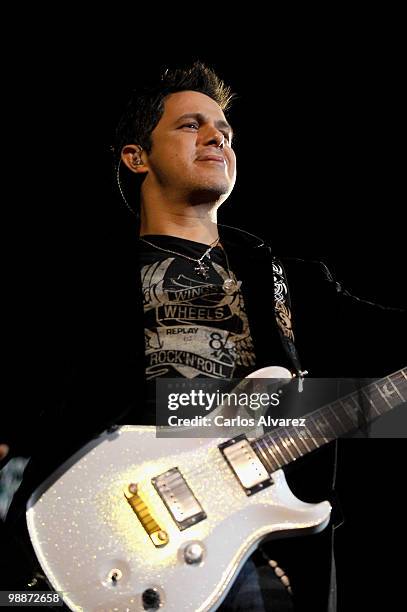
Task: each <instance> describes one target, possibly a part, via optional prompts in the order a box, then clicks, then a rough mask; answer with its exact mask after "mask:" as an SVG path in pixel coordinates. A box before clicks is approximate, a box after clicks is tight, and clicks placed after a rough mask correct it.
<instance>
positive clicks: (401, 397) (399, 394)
mask: <svg viewBox="0 0 407 612" xmlns="http://www.w3.org/2000/svg"><path fill="white" fill-rule="evenodd" d="M387 380H388V381H389V383H390V384H391V386H392V387H393V388H394V390H395V391H396V393H397V395H398V396H399V398H400V399H401V401H402V402H405V401H406V400H405V399H404V397H403V395H402V394H401V391H400V390H399V389H398V387H396V385H395V384H394V382H393V380H392V378H391V376H387Z"/></svg>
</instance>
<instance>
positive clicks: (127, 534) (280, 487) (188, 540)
mask: <svg viewBox="0 0 407 612" xmlns="http://www.w3.org/2000/svg"><path fill="white" fill-rule="evenodd" d="M282 370H283V369H282V368H265V369H263V370H260V371H258V372H256V373H254V374H252V375H251V377H252V378H256V376H261V377H266V376H270V377H277V378H278V379H279V381H280V384H281V379H283V378H285V377H287V380H288V378H289V377H291V374H290V373H289V372H288V371H287V370H284V371H282ZM293 384H294V381H293ZM361 395H363V397H364V398H365V400H366V404H367V405H368V407H369V409H370V410H369V415H368V420H374V419H375V418H376V417H378V416H380V415H382V414H384V413H385V412H387V411H389V410H391V409H392V408H395V407H396V406H397V405H399V404H401V403H403V402H404V401H406V399H407V369H404V370H400V371H398V372H396V373H394V374H392V375H390V376H388V377H386V378H384V379H382V380H378V381H376V382H374V383H372V384H370V385H368V386H367V387H364V388H363V389H362V390H361V391H360V393H352V394H350V395H348V396H346V397H345V398H343V399H341V400H337V401H335V402H333V403H331V404H328V405H325V406H324V407H322V408H319V409H318V410H316V411H314V412H312V413H310V414H308V415H307V418H306V421H305V422H306V424H305V426H303V427H297V426H287V427H278V428H276V429H274V430H272V431H271V432H269V433H268V434H266V435H262V436H260V437H257V438H255V439H253V438H251V437H250V438H248V437H246V435H239V436H234V433H233V431H232V430H230V431H229V430H227V428H226V429H225V430H224V431H225V434H224V437H222V438H221V439H220V438H219V436H218V437H217V438H202V437H201V438H196V437H184V438H179V437H175V438H166V437H164V438H157V437H156V429H155V427H139V426H131V425H127V426H122V427H119V428H117V429H116V430H113V431H107V432H104V433H103V434H102V435H101V436H100V437H98V438H97V439H96V440H93V441H92V442H90V443H89V444H88V445H87V446H85V447H84V448H83V449H81V450H80V451H79V452H78V453H76V454H75V455H74V456H73V457H72V458H71V459H69V460H68V461H67V462H66V463H65V464H64V465H63V466H61V468H60V469H59V470H58V472H57V473H55V474H53V475H52V476H51V477H50V478H49V479H48V480H47V481H46V482H45V483H43V484H42V485H41V487H40V488H39V489H37V490H36V491H35V492H34V494H33V495H32V496H31V498H30V500H29V502H28V505H27V515H26V518H27V524H28V530H29V534H30V538H31V541H32V544H33V547H34V550H35V552H36V555H37V557H38V560H39V562H40V564H41V566H42V568H43V570H44V573H45V575H46V577H47V579H48V581H49V582H50V584H51V585H52V587H53V588H54V589H55V590H56V591H59V592H61V593H62V596H63V599H64V601H65V603H66V605H67V606H68V607H69V608H70V609H71V610H85V611H92V612H102V611H103V612H106V611H108V610H119V611H120V612H121V611H125V610H132V611H136V612H138V611H142V610H157V609H160V610H163V611H165V612H186V611H191V612H192V611H193V612H209V611H213V610H216V609H217V608H218V606H219V605H220V604H221V602H222V601H223V599H224V598H225V596H226V595H227V593H228V591H229V589H230V587H231V585H232V584H233V582H234V580H235V578H236V576H237V574H238V572H239V569H240V568H241V567H242V565H243V564H244V562H245V561H246V560H247V558H248V557H249V555H250V554H251V553H252V552H253V550H254V549H255V548H256V547H257V546H258V544H259V542H260V541H261V540H262V539H263V538H264V537H265V536H268V535H273V536H276V535H280V536H281V535H284V534H288V533H290V534H293V533H295V532H298V533H299V532H302V533H304V532H312V531H315V532H317V531H319V530H322V529H323V528H324V527H325V526H326V525H327V524H328V522H329V520H330V512H331V506H330V504H329V502H327V501H323V502H321V503H317V504H311V503H305V502H302V501H300V500H299V499H297V498H296V497H295V496H294V495H293V493H292V492H291V490H290V489H289V487H288V485H287V482H286V479H285V475H284V471H283V469H282V468H283V467H284V466H285V465H287V464H289V463H291V462H292V461H295V460H296V459H298V458H300V457H302V456H304V455H306V454H307V453H310V452H312V451H313V450H315V449H317V448H318V447H320V446H322V445H323V444H326V443H328V442H330V441H331V440H334V439H336V438H338V437H339V436H341V435H343V434H346V433H347V432H350V431H352V430H353V429H356V428H357V426H358V416H357V412H358V405H359V403H360V396H361ZM229 434H230V435H229ZM222 435H223V434H222Z"/></svg>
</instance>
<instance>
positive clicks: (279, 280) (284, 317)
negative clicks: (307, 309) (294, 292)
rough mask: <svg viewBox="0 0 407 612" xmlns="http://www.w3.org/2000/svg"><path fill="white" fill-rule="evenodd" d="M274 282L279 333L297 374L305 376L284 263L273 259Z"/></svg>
mask: <svg viewBox="0 0 407 612" xmlns="http://www.w3.org/2000/svg"><path fill="white" fill-rule="evenodd" d="M273 282H274V310H275V316H276V321H277V327H278V331H279V333H280V338H281V341H282V343H283V347H284V349H285V351H286V353H287V355H288V357H289V359H290V361H291V363H292V364H293V366H294V370H295V374H296V375H297V376H298V377H300V379H301V377H302V375H303V371H302V368H301V363H300V358H299V356H298V352H297V348H296V346H295V343H294V332H293V326H292V315H291V299H290V292H289V289H288V283H287V277H286V274H285V270H284V268H283V265H282V263H281V262H280V261H279V260H278V259H275V258H273Z"/></svg>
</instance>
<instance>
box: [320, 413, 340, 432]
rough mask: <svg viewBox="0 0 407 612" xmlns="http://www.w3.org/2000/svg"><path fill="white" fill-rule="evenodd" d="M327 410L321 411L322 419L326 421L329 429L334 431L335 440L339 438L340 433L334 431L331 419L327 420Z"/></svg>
mask: <svg viewBox="0 0 407 612" xmlns="http://www.w3.org/2000/svg"><path fill="white" fill-rule="evenodd" d="M327 412H328V411H327V410H326V409H321V410H320V417H321V418H323V419H324V421H325V422H326V423H327V425H328V427H329V429H330V430H331V431H332V433H333V438H332V439H333V440H335V439H336V438H337V437H338V432H337V431H336V430H335V429H334V427H333V426H332V425H331V423H330V421H329V419H328V418H327Z"/></svg>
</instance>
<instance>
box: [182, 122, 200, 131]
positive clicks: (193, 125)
mask: <svg viewBox="0 0 407 612" xmlns="http://www.w3.org/2000/svg"><path fill="white" fill-rule="evenodd" d="M181 127H192V128H196V129H197V130H198V129H199V125H198V124H197V123H184V124H183V125H181Z"/></svg>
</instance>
